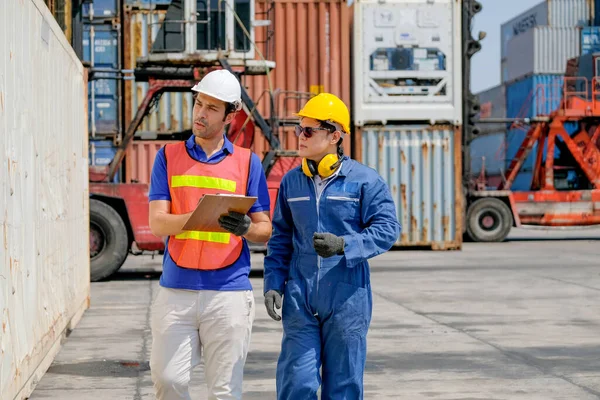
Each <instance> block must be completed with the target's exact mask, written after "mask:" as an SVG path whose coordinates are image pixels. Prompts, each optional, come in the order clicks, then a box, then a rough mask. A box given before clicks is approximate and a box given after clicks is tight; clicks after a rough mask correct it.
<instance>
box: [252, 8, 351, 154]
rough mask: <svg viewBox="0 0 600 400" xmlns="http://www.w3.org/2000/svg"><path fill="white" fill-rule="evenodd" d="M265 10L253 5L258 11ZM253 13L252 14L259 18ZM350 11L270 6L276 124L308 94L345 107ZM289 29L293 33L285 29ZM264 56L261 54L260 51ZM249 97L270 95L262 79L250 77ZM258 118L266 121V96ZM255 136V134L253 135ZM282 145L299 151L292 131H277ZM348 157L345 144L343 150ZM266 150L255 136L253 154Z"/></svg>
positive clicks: (261, 32)
mask: <svg viewBox="0 0 600 400" xmlns="http://www.w3.org/2000/svg"><path fill="white" fill-rule="evenodd" d="M266 6H267V3H266V2H264V1H258V2H257V4H256V7H257V10H258V11H262V10H264V9H265V7H266ZM258 11H257V12H258ZM352 14H353V6H352V7H348V5H347V3H346V2H345V1H343V0H331V1H327V2H321V1H318V0H308V1H306V0H277V1H276V3H275V36H274V40H275V62H276V67H275V69H274V70H273V71H272V74H271V77H270V78H271V87H272V88H273V90H275V91H277V92H278V93H277V95H276V107H277V110H276V112H277V115H278V116H279V118H291V117H292V115H291V114H292V113H293V112H296V111H298V110H299V109H300V107H302V105H303V104H304V102H306V100H308V98H309V97H308V95H309V93H310V92H313V93H318V92H330V93H333V94H335V95H337V96H339V97H340V98H341V99H342V100H343V101H344V102H345V103H346V104H348V105H350V85H351V76H350V56H351V54H350V26H351V23H352ZM290 27H293V29H289V28H290ZM256 32H257V42H258V41H261V40H264V36H263V35H264V30H257V31H256ZM261 51H263V53H264V51H265V50H264V48H261ZM244 83H245V85H246V87H248V89H249V92H250V96H251V97H252V98H253V99H258V98H259V97H260V96H261V95H262V94H263V92H265V91H268V90H269V83H268V80H267V78H266V77H260V76H249V77H246V78H245V80H244ZM260 110H261V112H263V115H269V108H268V103H267V97H266V95H265V96H264V97H263V100H262V101H261V102H260ZM257 131H258V129H257ZM280 139H281V142H282V144H283V146H284V148H286V149H292V150H295V149H297V147H298V142H297V138H296V136H295V135H294V133H293V130H292V129H286V130H282V132H281V138H280ZM344 148H345V151H346V153H348V154H349V153H350V141H347V142H346V143H345V144H344ZM266 149H268V144H267V142H266V141H265V140H264V138H263V137H262V135H260V134H257V136H256V137H255V140H254V150H255V151H256V152H257V153H258V154H259V155H261V154H262V152H263V151H265V150H266Z"/></svg>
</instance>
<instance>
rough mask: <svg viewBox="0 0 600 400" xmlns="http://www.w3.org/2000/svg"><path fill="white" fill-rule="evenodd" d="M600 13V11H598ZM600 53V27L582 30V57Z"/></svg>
mask: <svg viewBox="0 0 600 400" xmlns="http://www.w3.org/2000/svg"><path fill="white" fill-rule="evenodd" d="M598 11H599V12H600V10H598ZM599 51H600V26H589V27H585V28H583V29H582V30H581V55H585V54H591V53H596V52H599Z"/></svg>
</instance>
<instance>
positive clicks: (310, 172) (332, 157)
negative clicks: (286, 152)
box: [302, 154, 340, 178]
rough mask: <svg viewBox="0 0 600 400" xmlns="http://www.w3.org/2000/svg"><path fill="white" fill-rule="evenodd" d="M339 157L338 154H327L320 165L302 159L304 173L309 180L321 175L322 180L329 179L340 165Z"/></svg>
mask: <svg viewBox="0 0 600 400" xmlns="http://www.w3.org/2000/svg"><path fill="white" fill-rule="evenodd" d="M339 161H340V159H339V157H338V155H337V154H327V155H326V156H325V157H323V159H322V160H321V162H320V163H319V165H318V166H317V163H316V162H314V161H313V160H307V159H306V158H303V159H302V172H304V174H305V175H306V176H308V177H309V178H312V177H313V176H315V175H317V174H319V175H321V177H322V178H327V177H329V176H331V175H333V173H334V172H335V170H336V169H337V167H338V165H337V164H339Z"/></svg>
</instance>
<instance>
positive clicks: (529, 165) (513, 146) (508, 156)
mask: <svg viewBox="0 0 600 400" xmlns="http://www.w3.org/2000/svg"><path fill="white" fill-rule="evenodd" d="M563 125H564V127H565V130H566V132H567V133H568V134H572V133H573V132H576V131H578V130H579V129H578V127H579V125H578V123H577V122H566V123H564V124H563ZM528 128H529V125H525V126H524V127H515V128H512V129H509V130H508V132H507V133H506V140H505V142H506V145H505V148H506V150H505V152H504V154H505V155H504V160H505V162H504V166H505V168H508V166H509V165H510V163H511V161H512V159H513V158H514V157H515V156H516V155H517V152H518V151H519V148H520V147H521V144H522V143H523V141H524V140H525V136H526V135H527V129H528ZM559 141H560V142H562V140H559ZM537 146H538V144H537V143H535V144H534V145H533V147H532V150H531V152H530V153H529V156H528V157H527V158H526V159H525V162H523V165H522V166H521V169H520V171H519V173H525V172H531V171H532V170H533V166H534V164H535V156H536V154H537ZM547 150H548V149H547V145H546V144H545V145H544V149H543V151H542V161H545V160H546V153H547ZM558 157H560V148H559V147H558V146H556V147H555V148H554V158H555V159H558Z"/></svg>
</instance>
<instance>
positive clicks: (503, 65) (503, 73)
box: [500, 58, 508, 83]
mask: <svg viewBox="0 0 600 400" xmlns="http://www.w3.org/2000/svg"><path fill="white" fill-rule="evenodd" d="M506 81H508V60H507V59H506V58H503V59H502V60H500V82H502V83H504V82H506Z"/></svg>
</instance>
